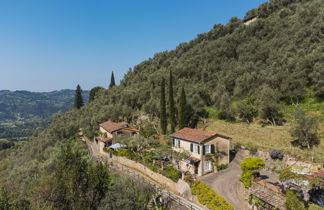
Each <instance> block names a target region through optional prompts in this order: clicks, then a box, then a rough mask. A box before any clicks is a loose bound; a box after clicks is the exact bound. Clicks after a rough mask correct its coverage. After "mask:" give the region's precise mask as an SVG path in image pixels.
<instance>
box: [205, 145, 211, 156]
mask: <svg viewBox="0 0 324 210" xmlns="http://www.w3.org/2000/svg"><path fill="white" fill-rule="evenodd" d="M209 153H211V144H208V145H205V154H209Z"/></svg>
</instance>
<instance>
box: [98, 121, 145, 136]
mask: <svg viewBox="0 0 324 210" xmlns="http://www.w3.org/2000/svg"><path fill="white" fill-rule="evenodd" d="M124 124H127V123H125V122H120V123H115V122H113V121H107V122H104V123H101V124H99V126H100V127H102V128H103V129H105V130H106V131H108V132H109V133H113V132H115V131H118V130H121V129H124V130H130V131H133V132H139V130H137V129H135V128H129V127H123V126H121V125H124Z"/></svg>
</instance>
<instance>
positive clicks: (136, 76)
mask: <svg viewBox="0 0 324 210" xmlns="http://www.w3.org/2000/svg"><path fill="white" fill-rule="evenodd" d="M323 14H324V4H323V2H322V0H274V1H271V3H265V4H263V5H261V6H260V7H259V8H258V9H256V10H253V11H250V12H248V14H247V17H246V18H245V19H246V20H248V19H250V18H251V17H255V16H257V20H256V21H255V22H253V23H251V24H250V25H244V21H243V20H240V19H238V18H232V19H231V21H230V22H229V23H228V24H226V25H215V27H214V28H213V29H212V30H211V31H210V32H208V33H204V34H200V35H198V37H197V38H196V39H194V40H192V41H190V42H188V43H183V44H180V45H179V46H178V47H177V48H176V49H175V50H172V51H168V52H162V53H158V54H156V55H155V56H154V57H153V58H151V59H149V60H146V61H144V62H142V63H141V64H139V65H137V66H135V67H134V69H132V70H131V71H130V72H128V73H127V74H126V75H125V77H124V79H123V80H122V81H121V84H120V85H119V86H115V87H113V88H111V89H108V90H106V89H100V90H99V91H98V93H97V94H96V97H95V100H94V101H92V102H91V103H89V104H87V105H85V106H84V107H82V108H81V109H80V110H76V109H74V110H70V111H68V112H66V113H64V114H61V115H57V116H56V117H54V120H53V122H52V123H51V124H50V125H49V127H48V128H47V129H46V130H45V131H44V132H42V133H41V134H40V135H39V136H37V137H33V138H31V140H30V141H28V142H26V143H22V144H18V145H16V146H15V147H13V148H11V149H9V150H5V151H2V152H0V182H1V183H2V184H3V185H4V186H5V187H6V189H7V190H8V191H9V192H10V194H12V197H14V198H16V199H17V201H19V202H18V203H20V204H26V203H28V204H30V205H31V206H32V207H34V208H45V209H46V208H47V209H62V206H60V205H61V204H62V205H63V204H66V203H67V204H69V203H68V201H70V200H74V198H77V200H81V201H80V202H81V203H78V204H83V203H82V202H83V200H82V198H84V197H86V196H84V194H77V195H71V194H69V192H70V191H68V190H66V191H64V193H65V194H64V193H62V192H61V191H60V189H61V188H60V187H62V186H63V187H68V186H70V184H71V183H74V184H75V182H76V181H75V180H79V179H82V181H83V178H84V177H81V176H77V174H79V173H78V170H79V169H80V170H81V171H82V172H83V170H84V167H83V166H84V165H85V163H84V162H82V163H81V164H80V168H78V167H79V165H77V166H75V165H74V164H71V163H74V162H73V161H76V162H78V160H83V159H82V158H83V157H84V156H86V151H85V148H84V145H83V148H82V145H80V143H76V142H77V139H79V138H78V135H77V134H78V133H79V131H80V128H82V129H83V132H84V134H85V135H86V136H88V137H90V138H92V137H93V136H94V135H95V134H96V132H97V130H98V123H101V122H103V121H105V120H108V119H111V120H114V121H119V120H126V121H132V122H133V123H137V121H138V119H139V118H141V117H142V116H148V119H149V123H155V122H157V118H158V116H159V102H160V101H159V96H160V81H161V78H162V77H165V78H168V75H169V71H170V70H172V72H173V75H174V86H175V87H174V88H175V92H176V93H178V92H179V90H180V88H181V87H184V88H185V90H186V93H187V100H188V104H190V106H188V110H190V112H189V113H190V114H188V116H190V123H189V125H188V126H195V125H197V124H198V125H200V124H199V122H201V119H206V118H208V119H210V120H211V122H210V124H209V126H210V127H209V129H212V130H217V131H219V132H224V133H225V132H228V135H231V136H233V138H235V141H236V142H242V143H251V144H254V145H256V146H260V147H261V148H263V149H269V148H270V147H279V149H281V148H280V147H282V145H286V144H287V143H288V141H289V140H287V138H288V133H287V132H288V130H289V128H290V123H291V113H292V112H293V110H294V108H295V107H296V104H301V105H302V106H304V105H306V106H305V107H306V108H307V107H309V106H308V105H307V104H308V103H309V101H308V99H309V98H308V94H309V95H310V98H311V100H312V101H313V102H312V106H313V108H312V109H311V110H306V111H307V112H308V113H309V114H314V115H316V116H322V114H323V110H322V109H319V110H316V109H317V108H318V107H322V103H323V102H322V101H323V94H324V92H323V91H324V89H323V87H324V85H323V84H324V60H323V52H324V39H323V38H324V16H323ZM269 92H270V93H271V94H270V95H271V96H274V97H267V96H268V95H266V94H264V93H269ZM260 93H262V94H260ZM251 95H252V96H253V97H255V98H256V101H258V102H259V104H256V106H257V108H259V106H261V105H260V104H264V103H267V102H268V101H266V99H268V98H270V99H271V101H270V102H271V104H275V106H279V107H280V112H281V113H283V114H282V115H283V116H282V118H283V119H282V123H281V124H280V126H270V125H269V123H264V124H262V122H261V123H258V122H257V120H259V119H260V118H259V116H258V117H256V119H255V122H253V123H252V124H247V123H245V122H242V121H239V122H237V123H232V122H227V121H220V120H218V119H213V117H212V116H211V113H210V111H208V110H206V107H212V109H215V110H218V109H221V108H222V107H224V104H225V102H226V101H227V102H228V103H227V104H229V105H230V106H231V105H232V104H235V103H236V102H240V101H241V100H243V99H245V98H246V97H247V96H251ZM176 99H178V97H176ZM263 100H264V101H263ZM8 118H10V116H8ZM14 119H15V118H14ZM320 119H321V120H322V121H321V123H322V124H321V125H322V126H321V128H323V118H320ZM254 123H256V124H254ZM248 127H250V128H248ZM231 129H232V130H231ZM266 130H267V132H265V131H266ZM242 131H244V132H245V133H241V135H240V132H242ZM248 131H251V133H248ZM274 131H278V132H276V134H278V133H282V134H283V135H282V136H280V137H278V138H277V137H274V138H272V141H273V142H274V143H273V142H269V144H267V145H260V141H259V136H258V135H259V134H262V135H263V136H262V140H263V141H266V140H267V135H270V134H272V133H273V132H274ZM247 133H248V134H247ZM226 134H227V133H226ZM273 134H274V135H275V133H273ZM282 139H286V141H285V143H283V144H282V143H281V140H282ZM69 142H74V143H69ZM272 143H273V144H272ZM69 144H75V145H72V146H71V145H70V146H69V147H68V145H69ZM262 146H264V147H262ZM71 147H72V148H73V150H74V148H82V149H81V151H82V152H83V153H82V154H77V153H76V155H73V154H70V153H69V152H68V151H69V150H68V149H64V148H69V149H70V148H71ZM62 148H63V149H62ZM276 149H277V148H276ZM283 149H284V148H283ZM71 150H72V149H71ZM62 151H63V152H62ZM285 151H287V150H286V149H285ZM299 151H300V152H301V155H303V156H304V157H305V156H306V157H307V156H308V154H307V152H305V150H301V149H299V148H295V149H294V152H297V153H298V152H299ZM313 151H316V152H317V156H316V158H317V159H316V161H323V157H324V155H323V154H324V147H323V139H322V142H321V145H320V146H319V147H317V148H316V150H313ZM62 157H63V158H62ZM70 157H71V158H70ZM64 158H65V159H66V161H67V163H65V162H63V163H62V161H61V159H63V160H64ZM70 160H71V161H70ZM64 164H66V165H67V166H68V167H62V165H63V166H65V165H64ZM58 166H61V168H60V167H58ZM62 168H64V169H65V168H67V170H71V171H72V172H73V173H69V171H67V172H65V170H64V169H62ZM62 171H63V172H64V173H62ZM57 173H58V174H59V175H61V176H62V174H63V175H65V176H68V179H67V180H66V182H67V184H65V182H64V179H61V180H59V181H60V182H56V180H57V179H56V174H57ZM73 175H76V176H75V177H73ZM82 175H83V173H82ZM63 177H64V176H63ZM73 178H74V179H73ZM53 180H54V181H53ZM90 180H96V179H90ZM99 181H100V179H99ZM85 182H86V181H85ZM77 183H79V182H77ZM80 183H83V182H80ZM58 184H61V185H58ZM91 186H92V185H91ZM73 187H74V186H73ZM78 187H79V185H77V186H75V188H78ZM81 187H83V186H81ZM99 188H100V187H99ZM115 188H116V187H115ZM124 188H125V189H127V186H126V185H125V187H124ZM124 188H121V190H123V189H124ZM63 189H66V188H63ZM91 189H92V188H91ZM115 190H116V191H118V189H115ZM134 191H136V189H134ZM126 192H127V190H125V191H124V192H123V191H119V193H120V195H124V193H126ZM0 193H1V192H0ZM136 193H137V192H135V193H134V194H136ZM65 195H66V197H64V196H65ZM127 195H129V194H127ZM136 195H137V196H138V197H140V194H136ZM51 196H53V197H51ZM130 196H132V195H130ZM121 197H122V196H121ZM72 198H73V199H72ZM113 198H115V197H113ZM118 198H119V197H118V196H116V199H118ZM60 199H61V200H60ZM106 199H109V196H108V197H106ZM64 202H66V203H64ZM108 202H111V203H115V201H112V200H110V201H108ZM116 203H117V202H116ZM80 206H82V205H80ZM80 206H78V207H80ZM60 207H61V208H60ZM83 207H84V206H83ZM76 209H77V207H76Z"/></svg>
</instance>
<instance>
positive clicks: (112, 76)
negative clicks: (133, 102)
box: [109, 71, 116, 89]
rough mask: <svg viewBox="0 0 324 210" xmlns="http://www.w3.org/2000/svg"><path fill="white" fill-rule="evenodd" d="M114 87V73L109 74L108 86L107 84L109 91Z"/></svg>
mask: <svg viewBox="0 0 324 210" xmlns="http://www.w3.org/2000/svg"><path fill="white" fill-rule="evenodd" d="M115 86H116V82H115V76H114V72H113V71H112V72H111V77H110V84H109V89H111V88H113V87H115Z"/></svg>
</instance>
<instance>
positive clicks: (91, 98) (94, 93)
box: [89, 87, 104, 103]
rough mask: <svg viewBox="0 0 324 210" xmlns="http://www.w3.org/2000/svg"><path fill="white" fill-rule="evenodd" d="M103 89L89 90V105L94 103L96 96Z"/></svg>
mask: <svg viewBox="0 0 324 210" xmlns="http://www.w3.org/2000/svg"><path fill="white" fill-rule="evenodd" d="M103 89H104V88H103V87H94V88H92V89H91V90H90V92H89V103H90V102H92V101H94V99H95V97H96V94H97V93H98V91H100V90H103Z"/></svg>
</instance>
